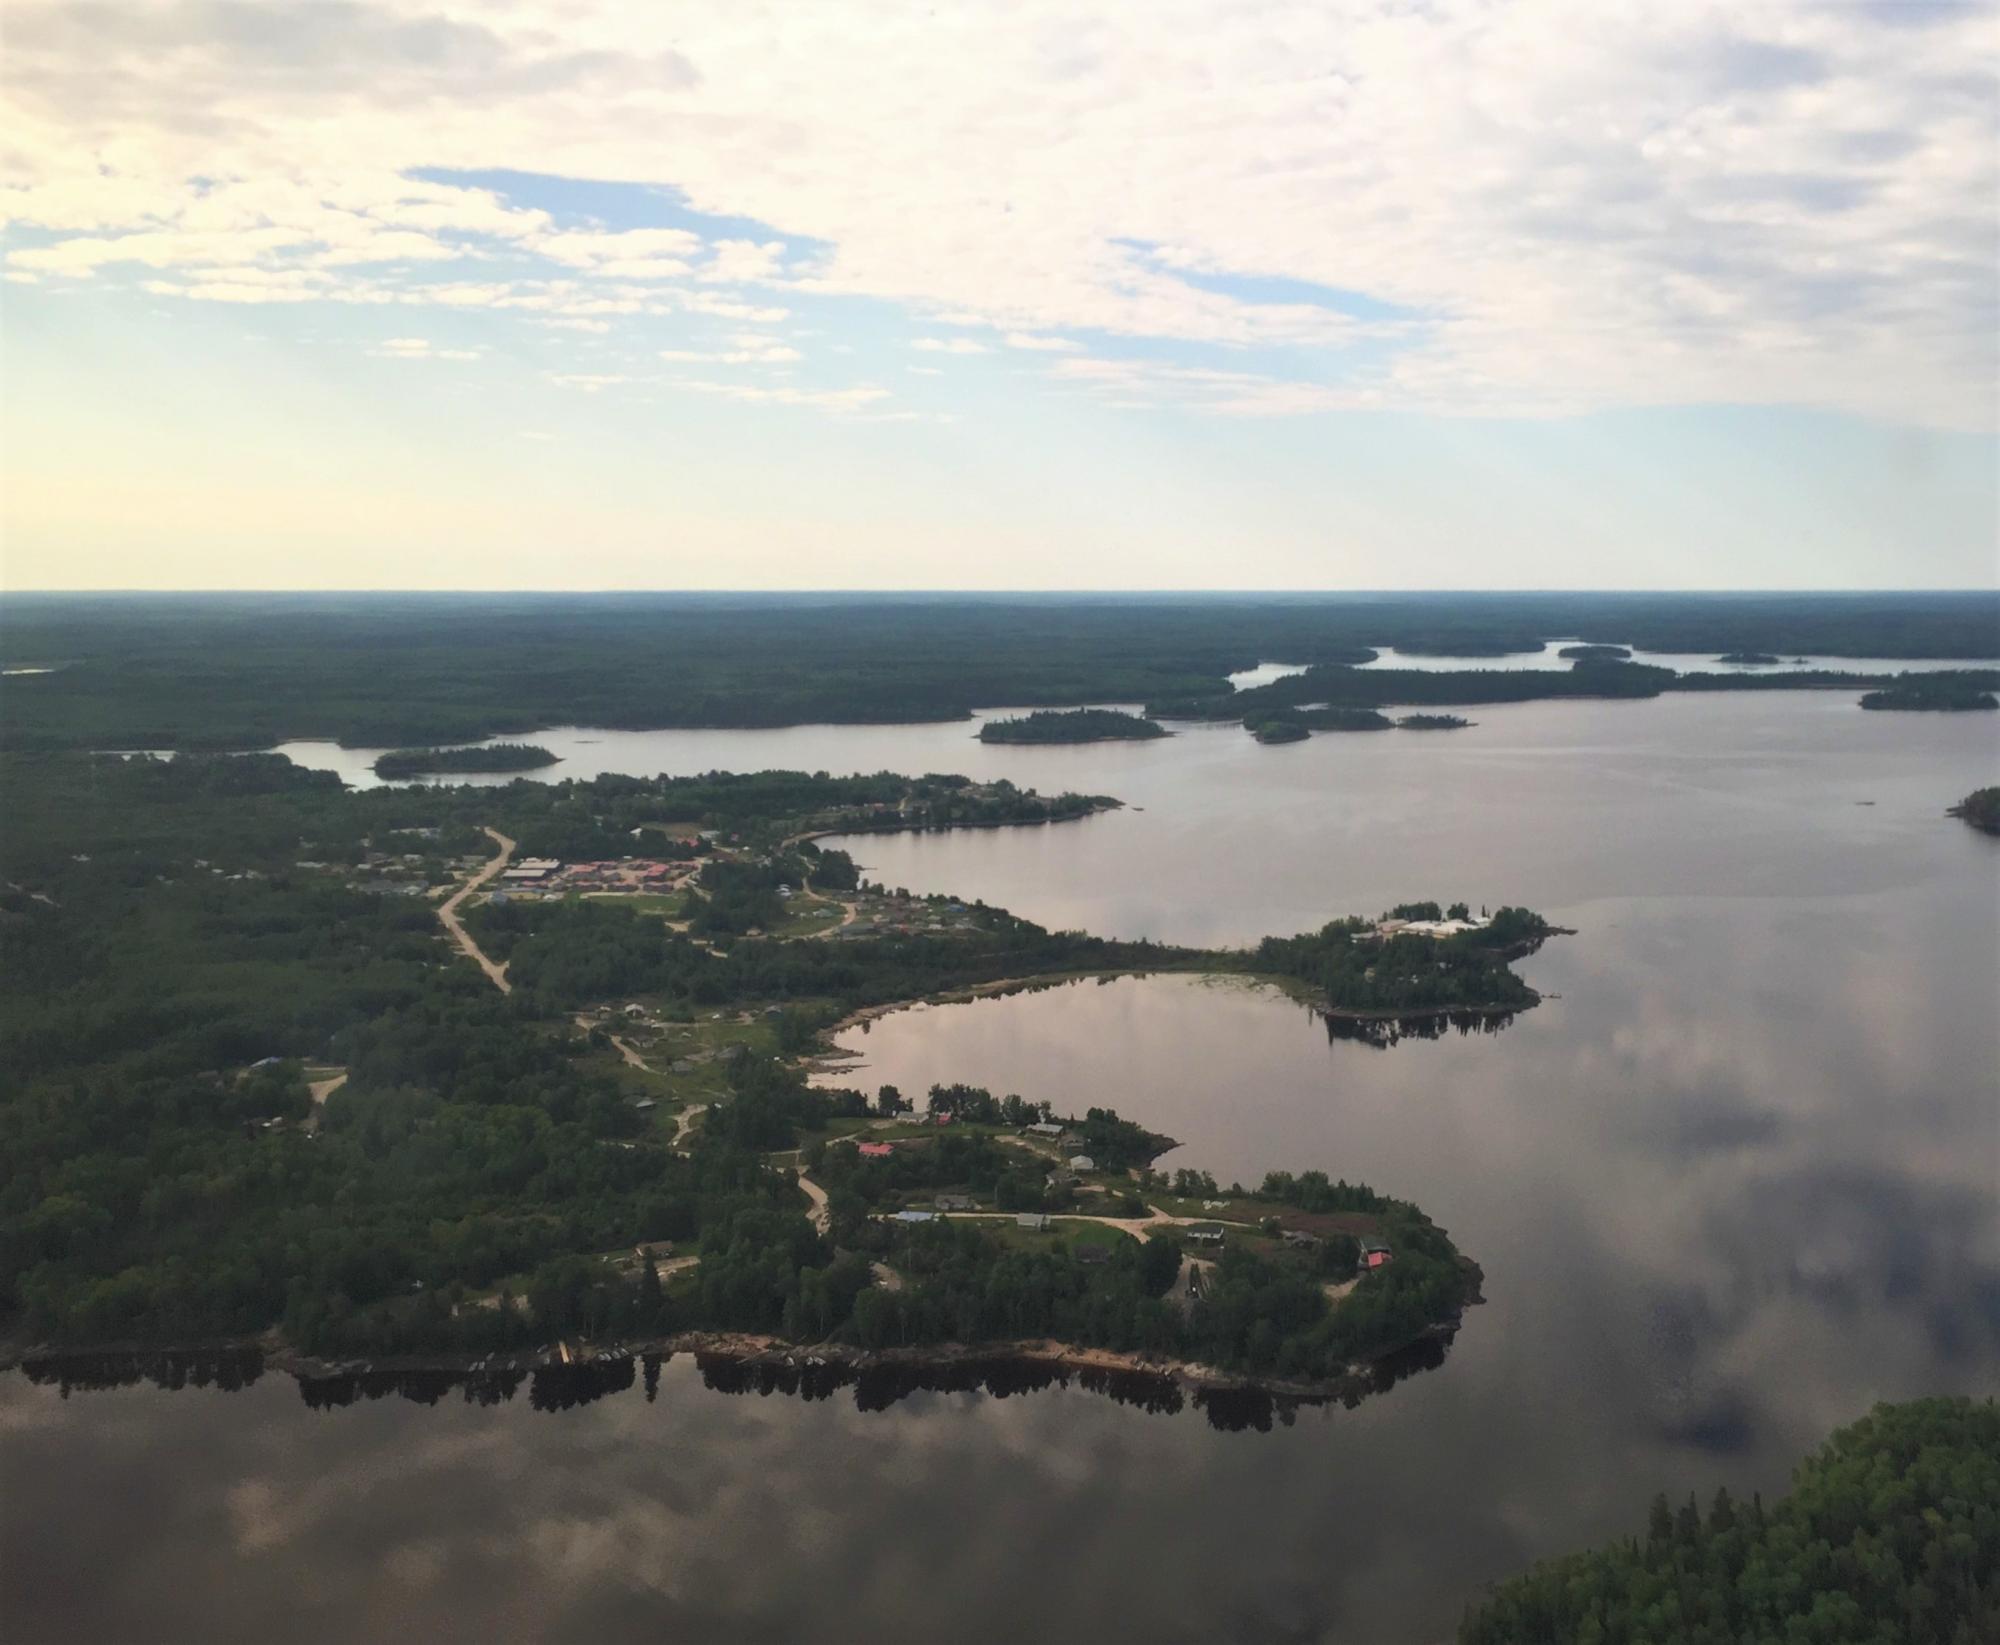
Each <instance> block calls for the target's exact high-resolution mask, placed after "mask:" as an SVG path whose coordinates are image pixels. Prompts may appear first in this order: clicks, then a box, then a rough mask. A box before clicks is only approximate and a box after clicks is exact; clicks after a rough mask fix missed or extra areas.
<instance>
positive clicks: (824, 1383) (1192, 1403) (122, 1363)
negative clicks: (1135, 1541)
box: [21, 1337, 1451, 1433]
mask: <svg viewBox="0 0 2000 1645" xmlns="http://www.w3.org/2000/svg"><path fill="white" fill-rule="evenodd" d="M1450 1340H1451V1339H1450V1338H1449V1337H1427V1338H1425V1339H1423V1340H1422V1341H1419V1342H1416V1343H1413V1344H1411V1345H1410V1346H1409V1347H1407V1348H1404V1349H1401V1350H1399V1351H1398V1352H1397V1353H1395V1354H1391V1355H1389V1356H1387V1357H1385V1358H1383V1359H1381V1360H1378V1361H1376V1362H1375V1363H1373V1364H1372V1365H1370V1366H1368V1367H1367V1368H1366V1369H1365V1370H1363V1371H1361V1372H1359V1373H1357V1374H1356V1375H1355V1376H1353V1377H1351V1378H1350V1379H1349V1380H1348V1382H1347V1383H1346V1384H1345V1385H1344V1386H1343V1387H1342V1388H1341V1389H1340V1390H1338V1391H1337V1392H1334V1393H1328V1394H1322V1395H1312V1396H1306V1395H1297V1394H1281V1393H1271V1392H1267V1391H1265V1390H1262V1389H1256V1388H1192V1389H1190V1388H1188V1387H1185V1386H1184V1385H1183V1384H1181V1383H1180V1382H1178V1381H1176V1380H1175V1379H1174V1378H1173V1377H1170V1376H1161V1375H1157V1374H1154V1373H1151V1372H1145V1371H1128V1370H1118V1369H1107V1368H1103V1367H1095V1366H1085V1367H1072V1366H1066V1365H1061V1364H1058V1363H1055V1362H1052V1361H1048V1360H1038V1359H1025V1358H1022V1357H1019V1356H1016V1355H996V1356H995V1357H993V1358H991V1359H967V1360H954V1361H952V1362H951V1363H949V1364H935V1365H921V1364H890V1365H865V1366H854V1365H847V1364H841V1363H837V1362H834V1361H828V1360H820V1361H817V1362H814V1361H789V1362H788V1361H784V1360H775V1359H764V1358H757V1359H741V1358H736V1357H733V1356H729V1355H723V1354H704V1353H697V1354H695V1355H694V1356H693V1357H694V1362H695V1365H696V1367H697V1369H698V1370H699V1371H700V1373H701V1381H702V1386H703V1387H704V1388H707V1389H708V1390H710V1391H711V1392H714V1393H718V1394H734V1395H746V1394H754V1395H757V1396H759V1397H761V1398H768V1397H770V1396H771V1395H773V1394H777V1395H783V1396H786V1397H788V1398H793V1399H799V1400H804V1401H815V1400H829V1399H832V1398H833V1397H834V1396H835V1395H836V1394H839V1393H842V1392H845V1391H847V1390H852V1392H853V1400H854V1408H855V1409H856V1410H858V1411H864V1412H878V1411H887V1410H889V1409H890V1408H891V1407H893V1406H895V1405H898V1404H900V1403H901V1402H902V1401H904V1400H907V1399H911V1398H913V1397H915V1396H917V1395H920V1394H981V1395H984V1396H986V1397H988V1398H992V1399H1008V1398H1012V1397H1014V1396H1016V1395H1022V1394H1038V1393H1044V1392H1047V1391H1049V1390H1050V1389H1068V1388H1072V1387H1074V1388H1077V1389H1080V1390H1081V1391H1082V1392H1084V1393H1088V1394H1095V1395H1098V1396H1100V1397H1102V1398H1105V1399H1109V1400H1112V1401H1113V1402H1115V1403H1116V1404H1119V1405H1124V1406H1129V1407H1131V1408H1133V1409H1135V1410H1139V1411H1143V1412H1145V1413H1146V1414H1147V1415H1149V1416H1176V1415H1178V1414H1180V1413H1181V1412H1183V1411H1186V1410H1194V1411H1199V1412H1200V1413H1201V1414H1202V1415H1204V1416H1205V1417H1207V1419H1208V1422H1209V1425H1210V1426H1211V1427H1213V1428H1217V1429H1220V1430H1222V1431H1223V1432H1225V1433H1240V1432H1243V1431H1245V1430H1254V1431H1256V1432H1258V1433H1269V1432H1270V1431H1271V1428H1272V1426H1273V1424H1274V1423H1275V1424H1277V1425H1280V1426H1286V1427H1289V1426H1290V1425H1291V1424H1292V1423H1293V1422H1294V1421H1295V1420H1296V1418H1297V1416H1298V1413H1299V1411H1300V1410H1301V1409H1302V1408H1306V1407H1321V1406H1332V1405H1339V1406H1341V1407H1342V1408H1344V1409H1346V1410H1352V1409H1353V1408H1354V1407H1355V1406H1357V1405H1359V1404H1360V1403H1361V1401H1362V1400H1364V1399H1366V1398H1368V1397H1369V1396H1370V1395H1373V1394H1381V1393H1386V1392H1387V1391H1388V1390H1389V1389H1390V1388H1393V1387H1394V1386H1395V1385H1396V1384H1397V1383H1399V1382H1401V1381H1403V1380H1404V1379H1405V1378H1406V1377H1411V1376H1415V1375H1417V1374H1419V1373H1421V1372H1424V1371H1433V1370H1436V1369H1437V1368H1438V1367H1439V1366H1441V1365H1442V1364H1443V1363H1444V1359H1445V1354H1446V1352H1447V1351H1448V1349H1449V1347H1450ZM672 1357H673V1356H672V1355H670V1354H668V1355H661V1354H646V1355H638V1356H635V1355H632V1354H623V1353H620V1354H608V1355H604V1356H601V1357H598V1358H594V1359H590V1360H586V1361H583V1362H580V1363H578V1364H574V1365H534V1366H524V1365H503V1366H488V1367H482V1368H480V1369H476V1370H456V1369H435V1368H406V1369H395V1370H379V1371H378V1370H366V1371H349V1372H341V1373H338V1374H335V1375H332V1376H316V1377H307V1376H301V1377H300V1378H299V1379H298V1382H299V1397H300V1398H301V1399H302V1400H304V1402H305V1403H306V1405H307V1406H308V1407H309V1408H311V1409H313V1410H316V1411H331V1410H339V1409H341V1408H342V1407H345V1406H349V1405H354V1404H357V1403H361V1402H365V1401H369V1400H378V1399H388V1398H391V1397H393V1398H397V1399H402V1400H407V1401H408V1402H410V1403H411V1404H415V1405H436V1404H439V1403H440V1402H442V1401H443V1400H445V1399H447V1398H449V1397H450V1396H452V1395H453V1394H457V1395H458V1396H459V1397H460V1398H462V1399H463V1400H464V1402H465V1403H466V1404H468V1405H476V1406H493V1405H504V1404H507V1403H509V1402H511V1401H512V1400H513V1399H514V1397H515V1395H517V1394H518V1393H519V1392H520V1391H521V1387H522V1384H523V1383H525V1384H526V1385H527V1388H528V1405H529V1408H530V1409H531V1410H536V1411H567V1410H573V1409H575V1408H576V1407H578V1406H583V1405H589V1404H592V1403H593V1402H595V1401H597V1400H600V1399H605V1398H608V1397H609V1396H610V1395H613V1394H622V1393H626V1392H629V1391H630V1389H631V1387H632V1385H633V1383H634V1382H635V1381H639V1380H641V1378H643V1386H644V1389H645V1397H646V1399H647V1401H648V1402H649V1403H650V1402H651V1401H653V1400H654V1399H656V1398H657V1397H658V1395H659V1387H660V1367H661V1366H662V1365H663V1364H665V1362H666V1361H667V1360H668V1359H670V1358H672ZM264 1370H265V1365H264V1357H263V1355H262V1354H261V1353H259V1352H257V1351H256V1350H255V1349H244V1350H240V1351H230V1352H219V1353H205V1354H197V1353H155V1354H129V1353H122V1354H63V1355H60V1356H56V1357H51V1358H47V1359H39V1360H29V1361H26V1362H24V1363H23V1364H22V1366H21V1372H22V1375H24V1376H25V1377H27V1379H28V1380H29V1381H30V1382H33V1383H37V1384H40V1385H42V1386H53V1387H57V1388H59V1389H60V1390H61V1392H62V1397H63V1398H65V1399H67V1398H68V1397H69V1396H70V1394H71V1393H72V1392H80V1393H90V1392H100V1391H104V1390H109V1389H117V1388H130V1387H135V1386H137V1385H138V1384H140V1383H151V1384H152V1385H153V1386H154V1387H157V1388H163V1389H168V1390H176V1389H182V1388H207V1389H213V1390H215V1391H217V1392H220V1393H237V1392H240V1391H241V1390H243V1389H246V1388H248V1387H250V1386H251V1385H252V1384H253V1383H255V1382H256V1381H257V1380H258V1378H259V1377H261V1376H262V1375H263V1374H264Z"/></svg>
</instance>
